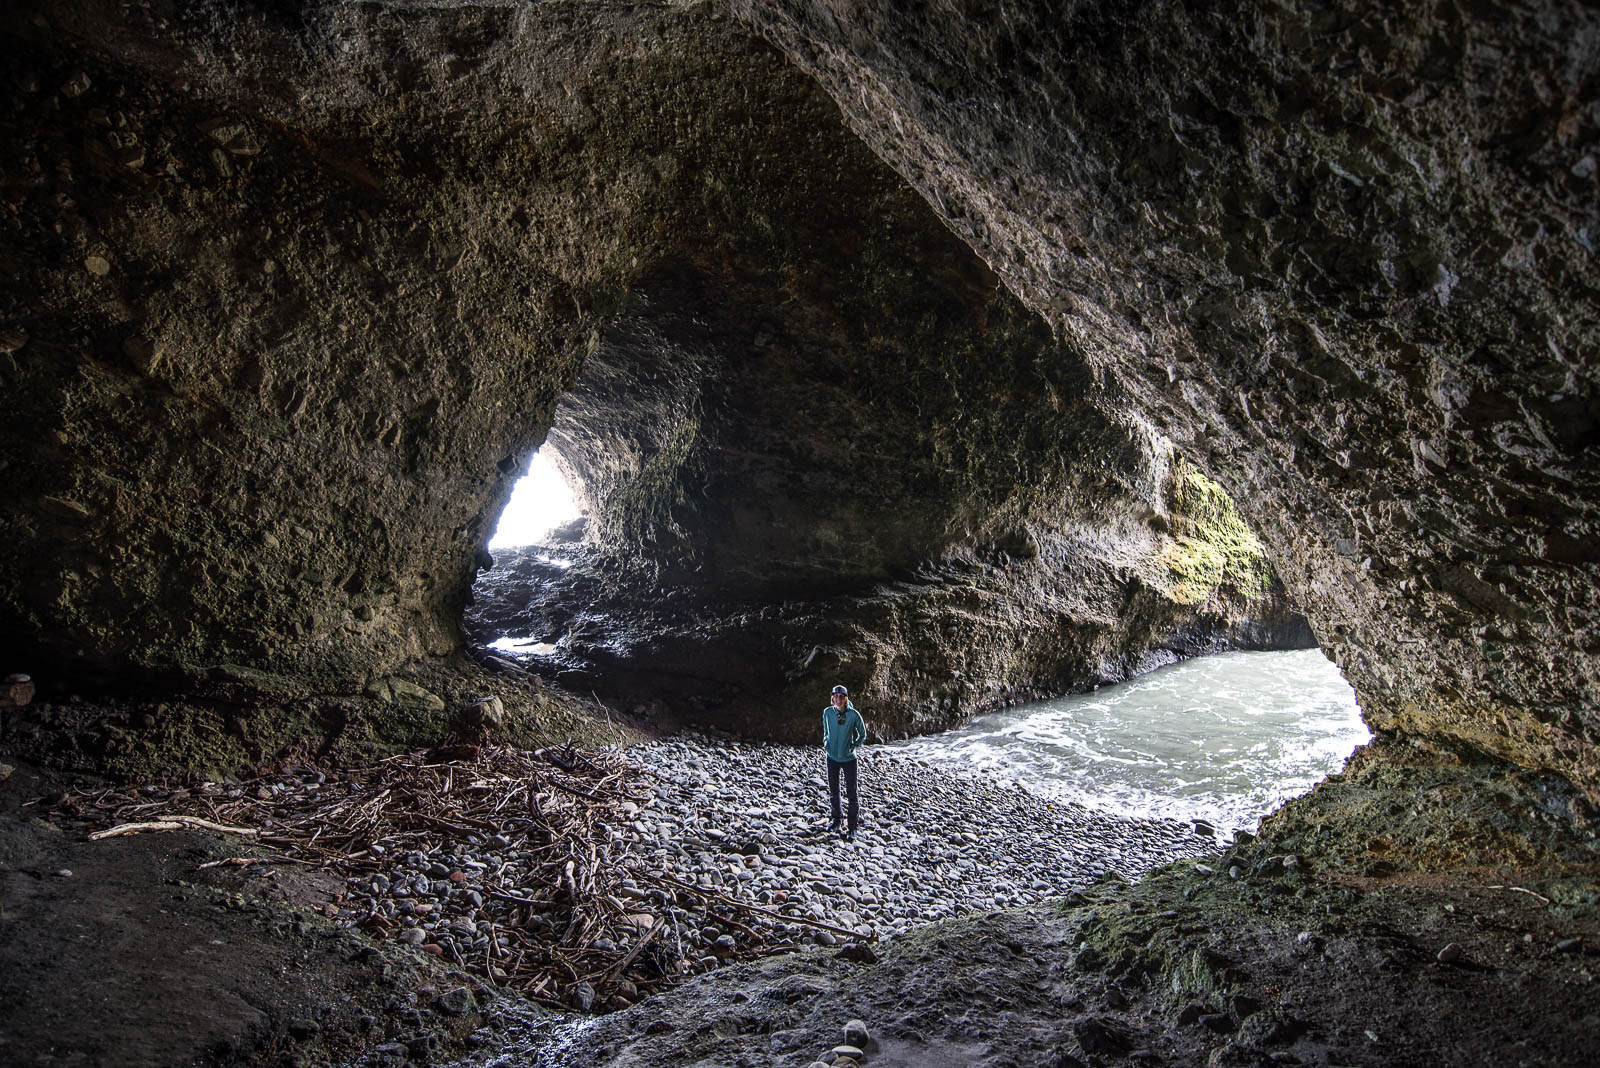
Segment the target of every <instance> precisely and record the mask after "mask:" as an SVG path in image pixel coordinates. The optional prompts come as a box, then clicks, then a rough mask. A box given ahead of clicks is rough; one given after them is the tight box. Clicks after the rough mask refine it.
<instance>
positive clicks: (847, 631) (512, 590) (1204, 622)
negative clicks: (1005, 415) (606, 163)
mask: <svg viewBox="0 0 1600 1068" xmlns="http://www.w3.org/2000/svg"><path fill="white" fill-rule="evenodd" d="M1191 479H1199V480H1200V481H1201V482H1204V481H1205V480H1203V478H1201V477H1200V476H1197V475H1196V474H1195V473H1194V472H1192V471H1187V472H1184V471H1183V468H1182V465H1180V475H1179V479H1178V480H1179V481H1180V482H1181V483H1188V484H1189V485H1191V486H1192V485H1193V483H1192V482H1190V480H1191ZM1210 488H1211V495H1214V496H1213V498H1212V503H1215V498H1220V499H1221V500H1222V501H1223V502H1225V501H1226V498H1225V497H1223V496H1222V495H1221V494H1220V490H1217V489H1216V487H1215V484H1210ZM1169 491H1170V493H1169V494H1163V495H1162V496H1160V497H1159V498H1158V501H1159V502H1160V503H1161V505H1162V511H1161V513H1160V514H1157V515H1155V516H1153V518H1154V519H1155V520H1156V525H1158V526H1160V527H1161V528H1162V531H1161V532H1158V531H1157V530H1155V529H1152V526H1151V524H1150V523H1146V522H1128V521H1126V519H1125V517H1124V518H1122V519H1121V520H1120V521H1111V522H1102V523H1099V524H1091V523H1088V522H1085V523H1083V524H1082V525H1081V526H1078V527H1076V528H1073V529H1052V528H1049V527H1045V526H1044V525H1043V524H1042V523H1039V524H1036V525H1035V526H1033V527H1032V528H1030V530H1029V532H1028V534H1027V537H1026V539H1025V540H1022V539H1019V540H1015V541H1012V542H1009V543H1006V544H1003V545H1002V544H990V545H987V546H984V547H982V548H977V549H975V548H966V549H959V550H952V551H950V552H948V553H947V554H945V555H944V556H942V557H940V558H938V559H935V560H929V561H927V562H925V563H924V564H922V565H921V566H919V567H917V568H916V569H915V570H914V571H911V572H910V573H908V574H905V575H902V576H901V577H898V578H896V579H893V580H887V581H881V582H877V583H870V584H866V585H863V586H861V587H859V588H856V589H849V590H843V591H839V592H834V593H831V594H829V593H813V594H810V595H806V594H801V593H796V594H794V595H791V596H790V597H788V598H785V599H784V600H783V601H781V602H778V603H773V602H771V601H767V600H761V599H756V598H753V597H749V596H746V597H743V598H727V597H722V596H717V595H714V594H712V593H708V592H707V591H704V590H696V589H692V588H686V587H670V588H667V589H663V590H662V591H661V592H660V593H659V595H658V596H656V597H653V598H650V599H648V600H645V599H642V598H641V597H640V595H639V592H638V588H637V587H636V586H634V585H633V584H632V583H630V582H627V581H625V580H624V581H618V579H617V578H616V574H617V568H618V567H619V565H618V563H617V560H616V558H615V557H613V556H611V555H610V554H609V553H608V552H607V551H606V550H605V548H604V547H603V546H601V545H597V544H594V543H588V544H581V543H580V544H577V545H573V544H570V543H568V544H551V545H542V546H532V547H529V548H527V549H522V550H511V551H503V552H500V553H498V554H497V556H498V557H499V560H498V562H497V564H496V566H495V567H494V568H493V569H492V570H490V571H487V572H485V573H484V574H483V575H482V576H481V577H480V578H479V580H478V584H477V585H476V586H475V587H474V594H475V601H474V604H473V606H472V607H471V608H470V609H469V611H468V616H467V619H468V629H469V632H470V633H471V634H472V635H473V636H474V637H475V638H476V639H477V640H478V641H479V642H480V643H484V644H487V643H491V642H495V641H496V640H498V639H501V638H503V637H511V638H513V639H522V640H521V641H520V642H515V643H514V644H515V646H516V649H515V650H514V651H506V650H499V651H497V652H496V653H495V654H494V655H497V656H506V655H509V656H512V657H514V658H516V659H518V660H521V661H522V662H523V664H524V666H526V667H527V668H528V669H529V670H532V671H535V672H537V673H539V674H542V675H544V676H546V677H549V678H552V679H554V680H556V681H558V682H560V683H561V684H563V685H564V686H566V687H567V688H569V689H571V690H573V691H575V692H578V693H591V692H592V693H596V694H598V695H599V696H601V697H604V698H606V699H607V700H608V701H610V702H612V703H615V704H618V705H620V706H622V707H623V708H631V709H633V710H634V711H635V712H636V713H638V714H639V715H641V716H644V717H646V718H650V719H655V720H661V721H664V722H668V723H671V722H690V723H708V722H709V723H715V724H716V725H718V726H721V727H723V728H725V729H728V730H730V731H734V732H736V733H739V734H744V735H748V736H754V737H762V738H772V739H779V740H783V741H791V742H810V741H812V740H813V735H814V733H815V714H816V711H817V709H818V708H820V707H821V706H822V704H823V703H824V702H825V697H826V694H827V692H828V690H829V689H830V688H831V687H832V686H833V685H834V684H835V683H840V682H842V683H844V684H845V685H847V686H848V687H849V688H850V691H851V693H852V694H854V695H855V697H854V699H855V701H856V702H857V703H858V704H859V705H860V706H861V707H862V708H863V709H870V710H871V714H870V719H871V723H872V729H873V731H874V734H875V737H878V738H896V737H904V736H906V735H910V734H917V733H927V732H932V731H937V730H942V729H944V728H947V727H950V726H953V725H955V724H958V723H961V722H963V721H965V720H966V719H968V718H970V717H971V716H973V715H974V714H976V713H979V712H983V711H988V710H992V709H996V708H1001V707H1006V706H1009V705H1011V704H1012V703H1014V702H1018V701H1023V700H1029V699H1035V698H1039V697H1044V696H1050V695H1054V694H1059V693H1064V692H1071V691H1076V690H1086V689H1089V688H1090V687H1092V686H1096V685H1099V684H1101V683H1106V682H1113V681H1118V680H1121V679H1126V678H1129V677H1131V676H1133V675H1137V674H1140V673H1142V672H1144V671H1148V670H1150V669H1152V668H1155V667H1159V666H1161V665H1163V664H1169V663H1172V662H1174V661H1176V660H1178V659H1181V658H1184V657H1188V656H1194V655H1198V654H1200V653H1205V652H1214V651H1217V650H1220V649H1225V648H1247V649H1283V648H1303V647H1305V646H1309V645H1314V644H1315V639H1314V638H1313V636H1312V634H1311V632H1310V629H1309V627H1308V626H1307V625H1306V621H1305V618H1304V617H1303V616H1301V615H1300V614H1299V613H1298V612H1297V611H1296V610H1295V609H1294V608H1293V607H1292V606H1291V605H1290V604H1289V603H1288V599H1287V596H1286V595H1285V594H1284V591H1283V588H1282V586H1281V584H1279V583H1278V582H1277V581H1276V579H1274V578H1273V577H1272V576H1271V572H1270V570H1268V569H1267V567H1266V562H1265V558H1264V557H1263V556H1262V555H1261V554H1260V551H1259V547H1256V548H1254V550H1253V551H1252V550H1250V549H1248V548H1247V549H1245V550H1242V551H1241V550H1240V549H1239V547H1238V545H1237V544H1232V543H1229V542H1228V541H1227V539H1226V536H1225V535H1224V534H1223V533H1222V532H1221V531H1220V530H1219V527H1222V526H1224V525H1225V524H1223V523H1219V522H1218V521H1217V517H1215V516H1212V517H1209V519H1201V518H1199V517H1197V515H1195V514H1193V513H1190V512H1185V511H1183V510H1182V508H1183V506H1184V505H1185V504H1187V505H1189V506H1191V507H1196V506H1197V504H1198V502H1197V501H1196V500H1195V497H1194V495H1193V494H1192V493H1190V494H1185V493H1182V492H1177V491H1175V490H1174V489H1173V488H1172V487H1170V486H1169ZM1174 505H1175V506H1176V507H1173V506H1174ZM1169 509H1170V510H1169ZM1198 510H1199V509H1198V508H1197V507H1196V511H1198ZM1224 518H1225V519H1231V521H1232V523H1233V524H1235V525H1237V524H1238V519H1237V517H1236V516H1235V515H1234V514H1233V512H1232V509H1231V508H1228V510H1227V513H1226V516H1225V517H1224ZM1238 529H1239V530H1242V529H1243V528H1242V527H1239V528H1238ZM1167 531H1172V532H1177V531H1183V532H1184V533H1183V534H1181V535H1180V536H1173V534H1172V533H1167ZM1225 547H1231V548H1233V549H1234V551H1235V552H1236V553H1237V558H1236V559H1235V560H1234V561H1233V562H1232V563H1231V564H1227V565H1225V564H1224V563H1223V562H1222V557H1223V555H1224V552H1225ZM1212 568H1214V570H1210V569H1212Z"/></svg>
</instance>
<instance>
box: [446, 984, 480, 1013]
mask: <svg viewBox="0 0 1600 1068" xmlns="http://www.w3.org/2000/svg"><path fill="white" fill-rule="evenodd" d="M437 1005H438V1008H439V1011H440V1012H442V1013H444V1014H445V1015H446V1016H465V1015H466V1014H467V1013H469V1012H471V1011H472V1010H473V1009H475V1008H477V1003H476V1002H475V1001H474V1000H473V997H472V991H471V990H468V989H467V988H466V987H464V986H457V987H451V988H450V989H449V990H446V991H445V992H444V993H443V994H440V995H439V1000H438V1002H437Z"/></svg>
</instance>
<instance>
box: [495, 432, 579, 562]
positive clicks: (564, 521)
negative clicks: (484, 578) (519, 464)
mask: <svg viewBox="0 0 1600 1068" xmlns="http://www.w3.org/2000/svg"><path fill="white" fill-rule="evenodd" d="M582 518H583V510H582V509H581V508H580V507H579V505H578V498H577V495H576V494H575V493H574V492H573V489H572V486H571V484H570V483H569V482H568V481H567V476H566V474H564V473H563V472H562V470H561V468H560V467H559V466H557V463H556V461H555V459H554V458H553V455H552V454H551V453H550V452H549V451H547V450H543V449H541V450H539V451H537V452H535V453H534V454H533V458H532V459H530V460H529V461H528V470H527V471H526V472H525V473H524V474H523V476H522V477H521V478H519V479H517V481H516V484H515V485H514V486H513V487H512V488H511V498H510V499H509V500H508V501H507V502H506V506H505V508H504V509H503V510H502V511H501V512H500V520H499V523H498V524H497V525H496V526H495V531H494V534H493V536H491V537H490V539H489V548H490V549H491V550H493V549H520V548H523V547H525V546H529V545H538V544H542V543H543V542H545V541H546V540H548V539H549V538H550V537H551V535H552V532H554V531H556V530H557V529H565V528H571V527H573V525H574V523H575V522H576V521H577V520H580V519H582ZM578 525H579V526H581V524H578Z"/></svg>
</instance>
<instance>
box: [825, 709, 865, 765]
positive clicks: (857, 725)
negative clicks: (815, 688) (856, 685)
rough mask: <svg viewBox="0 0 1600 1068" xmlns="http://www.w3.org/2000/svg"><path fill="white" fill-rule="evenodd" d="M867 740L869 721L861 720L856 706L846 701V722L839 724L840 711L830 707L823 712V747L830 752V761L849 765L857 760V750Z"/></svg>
mask: <svg viewBox="0 0 1600 1068" xmlns="http://www.w3.org/2000/svg"><path fill="white" fill-rule="evenodd" d="M866 740H867V721H866V720H864V719H862V718H861V713H860V712H857V711H856V706H855V705H853V704H851V703H850V702H848V701H846V702H845V706H844V722H843V723H840V722H839V710H838V709H837V708H834V707H833V706H832V705H829V706H828V707H827V708H824V709H823V710H822V745H823V747H824V748H825V749H827V750H828V759H829V760H833V761H836V762H838V763H840V764H848V763H850V762H851V761H852V760H854V759H855V758H856V750H857V749H858V748H860V746H861V743H863V742H865V741H866Z"/></svg>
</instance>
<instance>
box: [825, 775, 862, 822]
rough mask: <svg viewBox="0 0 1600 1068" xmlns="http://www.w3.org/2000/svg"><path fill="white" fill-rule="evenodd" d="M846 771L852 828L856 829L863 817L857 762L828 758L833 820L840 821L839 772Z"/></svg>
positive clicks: (845, 784) (846, 786) (845, 779)
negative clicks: (857, 777) (858, 789)
mask: <svg viewBox="0 0 1600 1068" xmlns="http://www.w3.org/2000/svg"><path fill="white" fill-rule="evenodd" d="M841 772H843V773H844V792H845V794H846V796H848V797H849V799H850V830H851V831H852V832H854V831H855V829H856V822H857V821H858V820H859V819H860V818H861V799H860V798H858V797H857V796H856V762H855V761H854V760H847V761H845V762H844V763H842V764H841V763H840V762H839V761H837V760H835V759H833V758H832V757H829V758H828V797H829V798H830V799H831V800H832V801H833V822H834V823H838V822H839V774H840V773H841Z"/></svg>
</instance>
